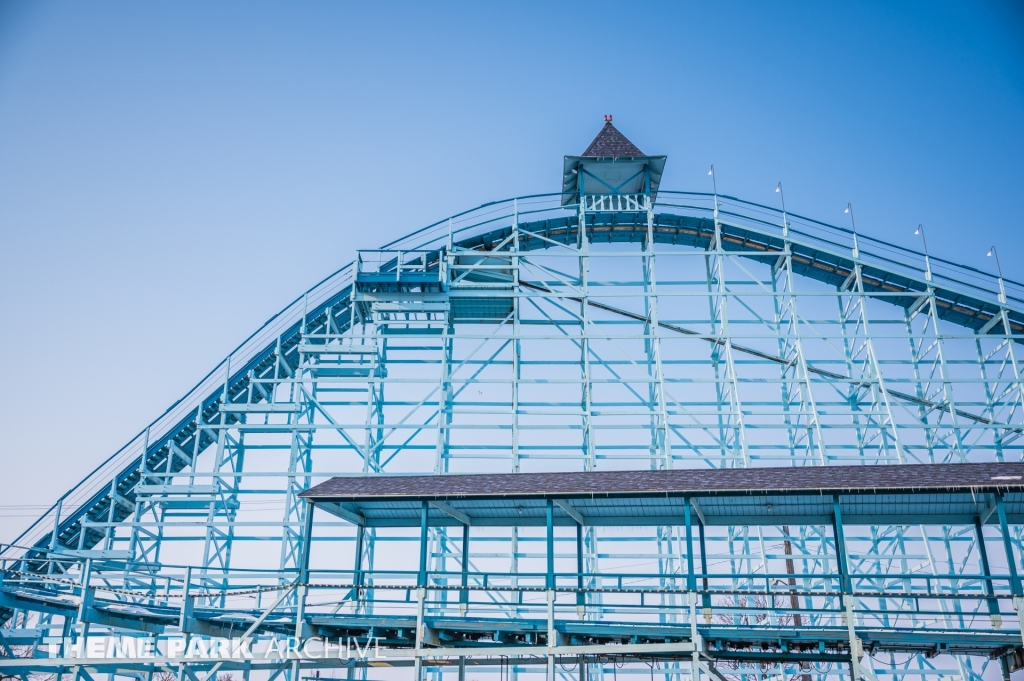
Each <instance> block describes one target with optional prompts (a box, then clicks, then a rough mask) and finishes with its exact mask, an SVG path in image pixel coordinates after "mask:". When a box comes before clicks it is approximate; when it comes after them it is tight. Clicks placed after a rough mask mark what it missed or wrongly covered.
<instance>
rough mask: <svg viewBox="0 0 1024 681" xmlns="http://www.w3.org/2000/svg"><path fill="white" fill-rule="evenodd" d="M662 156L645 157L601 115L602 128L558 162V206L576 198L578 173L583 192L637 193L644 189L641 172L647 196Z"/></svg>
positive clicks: (658, 177) (657, 182) (658, 173)
mask: <svg viewBox="0 0 1024 681" xmlns="http://www.w3.org/2000/svg"><path fill="white" fill-rule="evenodd" d="M666 159H667V157H665V156H648V155H646V154H644V153H643V152H642V151H640V149H638V148H637V146H636V145H635V144H633V143H632V142H630V141H629V140H628V139H626V136H625V135H623V134H622V133H621V132H619V130H618V128H616V127H615V126H614V125H612V118H611V116H605V122H604V127H603V128H601V131H600V132H598V133H597V137H595V138H594V141H593V142H591V143H590V145H589V146H588V147H587V149H586V151H584V152H583V153H582V154H581V155H579V156H566V157H565V159H564V161H563V164H562V205H563V206H567V205H569V204H572V203H574V202H575V201H576V200H577V199H578V193H579V188H580V185H579V181H580V176H581V174H586V175H587V176H589V178H590V180H589V181H588V182H584V193H586V194H615V193H618V194H638V193H640V192H642V191H643V190H644V171H646V172H647V174H648V175H649V177H650V182H651V187H650V189H651V199H652V200H653V199H654V197H655V196H656V195H657V193H658V187H659V186H660V185H661V176H662V174H663V173H664V172H665V161H666Z"/></svg>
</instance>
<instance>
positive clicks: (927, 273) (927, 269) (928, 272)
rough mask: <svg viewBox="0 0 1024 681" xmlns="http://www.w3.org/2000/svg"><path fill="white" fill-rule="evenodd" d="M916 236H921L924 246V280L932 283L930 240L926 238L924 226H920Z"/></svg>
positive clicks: (915, 231)
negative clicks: (929, 255) (929, 252)
mask: <svg viewBox="0 0 1024 681" xmlns="http://www.w3.org/2000/svg"><path fill="white" fill-rule="evenodd" d="M914 234H920V235H921V243H922V244H924V278H925V280H927V281H931V280H932V261H931V259H930V258H929V257H928V240H927V239H925V238H924V225H922V224H918V226H917V229H915V230H914Z"/></svg>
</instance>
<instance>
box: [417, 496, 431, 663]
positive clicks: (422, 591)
mask: <svg viewBox="0 0 1024 681" xmlns="http://www.w3.org/2000/svg"><path fill="white" fill-rule="evenodd" d="M422 504H423V505H422V506H421V507H420V569H419V572H418V573H417V574H416V652H417V655H416V661H415V663H414V670H413V679H414V681H421V680H422V678H423V658H422V657H420V656H419V655H418V653H419V652H420V650H422V648H423V607H424V601H425V600H426V596H427V516H428V513H429V511H430V506H429V505H428V504H427V502H426V501H424V502H422Z"/></svg>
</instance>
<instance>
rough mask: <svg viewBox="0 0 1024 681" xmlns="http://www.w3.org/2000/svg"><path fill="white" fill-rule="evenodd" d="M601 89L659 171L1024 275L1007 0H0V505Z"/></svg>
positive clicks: (568, 130) (9, 519)
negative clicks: (849, 215)
mask: <svg viewBox="0 0 1024 681" xmlns="http://www.w3.org/2000/svg"><path fill="white" fill-rule="evenodd" d="M606 113H611V114H614V116H615V123H616V125H617V126H618V127H619V129H620V130H622V131H623V132H624V133H625V134H626V135H627V136H628V137H629V138H630V139H631V140H632V141H633V142H634V143H635V144H636V145H637V146H639V147H640V148H641V149H642V150H643V151H645V152H647V153H658V154H668V156H669V160H668V166H667V170H666V174H665V178H664V181H663V185H662V186H663V187H665V188H671V189H695V190H706V189H707V188H708V186H709V178H708V177H707V168H708V166H709V165H710V164H711V163H714V164H715V167H716V171H717V179H718V186H719V189H720V191H722V192H723V193H728V194H733V195H736V196H740V197H743V198H747V199H750V200H754V201H763V202H766V203H773V202H774V200H775V195H774V194H773V189H774V187H775V184H776V182H777V181H779V180H781V181H783V182H784V183H785V186H786V200H787V207H789V208H790V209H791V210H793V211H795V212H798V213H801V214H804V215H808V216H812V217H816V218H819V219H823V220H830V221H834V222H837V223H840V224H846V223H845V219H846V216H844V215H843V213H842V211H843V208H844V207H845V206H846V203H847V202H848V201H852V202H853V204H854V206H855V207H856V211H857V220H858V228H859V229H860V230H861V231H862V232H864V233H867V234H871V235H873V236H878V237H883V238H887V239H890V240H892V241H894V242H896V243H899V244H903V245H907V246H917V245H918V243H919V242H918V241H917V237H914V236H913V230H914V227H915V226H916V225H917V224H918V223H919V222H923V223H924V224H925V226H926V228H927V230H928V236H929V246H930V248H931V250H932V252H933V254H936V255H940V256H943V257H946V258H949V259H953V260H957V261H960V262H963V263H965V264H970V265H974V266H978V267H991V266H992V263H991V261H990V260H989V261H986V258H985V252H986V251H987V249H988V246H989V245H990V244H992V243H995V244H998V246H999V249H1000V255H1001V256H1002V262H1003V268H1004V270H1005V271H1006V274H1007V275H1008V276H1010V277H1013V278H1016V279H1021V280H1024V249H1022V246H1024V236H1022V231H1024V230H1022V226H1024V220H1022V218H1021V209H1020V204H1021V201H1022V197H1024V191H1022V189H1021V188H1022V187H1024V161H1022V158H1024V155H1022V152H1024V5H1021V4H1020V3H1013V2H995V1H990V2H985V1H982V0H979V1H976V2H971V3H965V2H917V3H915V2H902V3H882V2H879V3H865V2H847V3H834V2H833V3H795V2H794V3H740V2H735V3H699V4H698V3H682V2H678V3H663V4H655V3H643V2H639V3H638V2H632V3H621V4H616V3H597V2H587V3H569V2H565V3H558V4H555V3H514V4H513V3H508V4H498V3H465V4H456V3H445V4H441V3H431V4H427V3H415V4H414V3H345V2H332V3H324V2H306V3H302V4H295V3H290V4H286V3H261V2H256V3H250V2H246V3H242V2H219V3H200V2H179V3H135V2H103V3H72V2H42V3H28V2H18V1H12V0H6V1H4V2H0V353H2V356H3V357H4V358H5V359H6V361H5V369H6V371H5V380H4V387H5V390H3V391H2V392H0V460H2V461H3V463H4V471H5V475H4V476H2V479H0V489H2V490H3V492H4V501H3V502H0V526H2V527H3V528H4V530H3V532H2V534H0V536H13V532H8V529H7V528H10V530H16V529H18V528H20V527H22V526H23V525H25V524H27V523H28V521H29V520H30V519H29V518H28V517H23V516H28V515H31V514H32V510H31V509H25V508H13V507H14V506H17V505H32V504H43V503H49V502H50V501H52V500H53V499H55V498H56V497H57V496H58V495H59V494H60V493H61V492H62V491H63V490H65V489H66V488H68V487H70V486H71V485H72V484H74V482H76V481H77V480H78V479H79V478H80V477H81V476H82V475H84V473H85V472H87V471H88V470H89V469H91V468H92V466H93V465H95V464H96V463H97V462H98V461H100V460H101V459H103V458H105V457H106V456H107V455H109V454H110V453H111V452H113V451H114V450H115V449H117V448H118V447H119V446H120V445H121V444H123V443H124V442H126V441H127V440H128V439H129V438H130V437H131V436H133V435H134V434H135V433H136V432H138V431H139V430H140V429H141V428H142V427H143V426H144V425H145V424H146V423H148V422H149V421H150V420H151V419H152V418H154V417H155V416H156V415H158V414H159V413H160V412H162V411H163V409H164V408H165V407H166V406H168V405H169V404H170V403H171V402H173V401H174V400H175V399H177V398H178V397H179V396H180V395H181V394H182V393H184V392H185V390H187V389H188V388H189V387H191V385H192V384H193V383H194V382H195V381H196V380H197V379H198V378H200V377H201V376H202V375H204V374H205V373H206V371H207V370H209V369H210V368H211V367H212V366H213V365H214V364H216V363H217V362H218V361H219V360H220V359H221V358H222V357H223V356H224V355H225V354H226V353H227V352H228V351H229V350H230V349H231V348H232V347H234V345H235V344H237V343H238V342H239V341H240V340H241V339H242V338H244V337H245V336H247V335H248V334H249V333H250V332H251V331H252V330H254V329H255V328H256V327H257V326H258V325H259V324H260V323H262V322H263V321H264V320H265V319H267V318H268V317H269V316H271V315H272V314H273V313H274V312H276V311H277V310H278V309H280V308H281V307H282V306H283V305H284V304H286V303H287V302H288V301H290V300H291V299H292V298H294V297H295V296H296V295H298V294H299V293H300V292H301V291H303V290H304V289H305V288H307V287H308V286H310V285H311V284H313V283H315V282H316V281H318V280H319V279H321V278H322V277H323V276H324V275H326V274H328V273H329V272H331V271H334V270H335V269H337V268H338V267H340V266H341V265H343V264H344V263H345V262H347V261H349V260H351V259H352V257H353V255H354V253H355V250H356V249H357V248H366V247H374V246H377V245H380V244H382V243H384V242H386V241H389V240H391V239H392V238H395V237H398V236H401V235H403V234H405V233H407V232H410V231H412V230H413V229H414V228H417V227H419V226H422V225H424V224H427V223H429V222H433V221H434V220H436V219H438V218H441V217H443V216H445V215H448V214H450V213H453V212H456V211H458V210H462V209H464V208H468V207H471V206H474V205H477V204H480V203H483V202H485V201H489V200H493V199H499V198H504V197H508V196H512V195H521V194H527V193H534V192H546V191H557V190H558V188H559V182H560V172H561V156H562V155H564V154H575V153H579V152H581V151H582V150H583V149H584V148H585V147H586V145H587V143H588V142H589V141H590V140H591V138H592V137H593V136H594V135H595V134H596V133H597V131H598V130H599V129H600V126H601V117H602V115H603V114H606ZM41 473H45V475H41ZM30 480H31V481H32V482H31V484H26V482H27V481H30Z"/></svg>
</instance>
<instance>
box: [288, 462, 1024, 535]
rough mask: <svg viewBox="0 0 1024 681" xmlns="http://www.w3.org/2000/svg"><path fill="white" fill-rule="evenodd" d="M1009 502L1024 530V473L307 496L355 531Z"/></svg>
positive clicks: (872, 515)
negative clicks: (549, 514)
mask: <svg viewBox="0 0 1024 681" xmlns="http://www.w3.org/2000/svg"><path fill="white" fill-rule="evenodd" d="M997 494H1002V495H1003V498H1004V503H1005V507H1006V511H1007V514H1008V517H1009V521H1010V522H1011V523H1018V522H1024V463H977V464H920V465H902V466H821V467H807V468H742V469H721V470H662V471H650V470H648V471H599V472H571V473H562V472H559V473H505V474H478V475H425V476H367V477H338V478H332V479H330V480H328V481H326V482H324V483H322V484H320V485H317V486H316V487H313V488H311V489H309V490H307V491H306V492H303V493H302V494H301V495H300V496H302V497H304V498H306V499H307V500H308V501H309V502H310V503H313V504H315V505H317V506H318V507H321V508H323V509H324V510H326V511H328V512H331V513H334V514H335V515H337V516H339V517H342V518H345V519H346V520H349V521H351V522H353V523H356V524H360V525H365V526H374V527H415V526H419V524H420V522H421V512H422V507H423V502H427V504H428V523H429V524H430V525H437V526H444V525H460V524H469V525H481V526H530V525H544V524H545V523H546V508H547V500H549V499H551V500H554V507H553V510H554V515H555V517H554V523H555V524H556V525H575V524H577V523H580V524H583V525H595V526H596V525H626V526H640V525H680V524H683V522H684V517H685V516H684V514H685V511H686V505H687V504H688V503H689V504H690V505H691V506H690V507H691V509H692V511H693V512H694V513H695V517H694V521H695V522H696V521H697V520H698V519H699V520H700V521H701V522H703V523H705V524H707V525H783V524H789V525H821V524H828V523H831V522H832V514H833V500H834V499H835V498H837V497H838V499H839V502H840V509H841V513H842V515H843V520H844V522H845V523H846V524H861V525H874V524H877V525H904V524H908V525H909V524H949V525H959V524H971V523H973V522H974V518H975V517H978V518H980V519H981V521H982V522H991V521H993V520H995V518H993V511H994V509H995V501H994V498H995V495H997Z"/></svg>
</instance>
